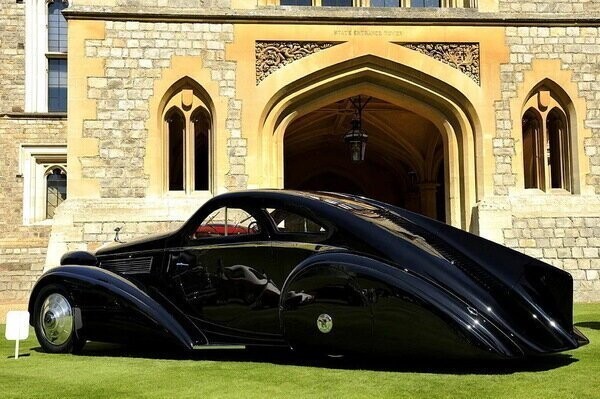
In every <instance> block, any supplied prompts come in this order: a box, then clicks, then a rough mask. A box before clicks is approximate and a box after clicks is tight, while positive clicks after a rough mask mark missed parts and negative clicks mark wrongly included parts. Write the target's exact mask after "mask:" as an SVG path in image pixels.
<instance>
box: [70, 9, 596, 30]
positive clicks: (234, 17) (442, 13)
mask: <svg viewBox="0 0 600 399" xmlns="http://www.w3.org/2000/svg"><path fill="white" fill-rule="evenodd" d="M63 13H64V15H65V17H66V18H67V19H85V20H123V21H132V20H133V21H171V22H196V23H198V22H204V23H238V24H244V23H245V24H254V23H262V24H264V23H269V24H338V25H340V24H354V25H387V24H393V25H397V24H405V25H431V24H436V25H466V24H473V25H492V26H506V25H537V26H540V25H553V26H555V25H569V26H571V25H578V26H600V16H590V14H589V13H581V14H558V13H532V14H523V13H519V14H514V15H511V14H507V13H488V12H479V11H478V10H477V9H471V8H435V9H410V8H388V9H385V13H383V12H382V10H381V9H380V8H342V7H340V8H338V7H329V8H321V7H294V8H293V9H290V6H285V7H265V8H260V9H254V10H210V9H205V8H184V9H181V8H172V7H160V8H157V7H144V8H139V7H124V6H116V7H105V6H77V5H74V6H71V7H69V8H68V9H67V10H65V11H64V12H63Z"/></svg>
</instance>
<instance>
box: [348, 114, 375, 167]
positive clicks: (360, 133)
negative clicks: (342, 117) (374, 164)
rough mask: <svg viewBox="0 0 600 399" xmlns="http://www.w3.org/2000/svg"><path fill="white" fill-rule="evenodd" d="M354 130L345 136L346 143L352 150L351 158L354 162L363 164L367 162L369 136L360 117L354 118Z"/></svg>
mask: <svg viewBox="0 0 600 399" xmlns="http://www.w3.org/2000/svg"><path fill="white" fill-rule="evenodd" d="M351 123H352V128H351V129H350V130H348V132H347V133H346V134H345V135H344V141H345V142H346V144H347V145H348V148H349V149H350V158H351V159H352V162H362V161H364V160H365V151H366V149H367V140H368V138H369V135H368V134H367V132H366V131H365V130H364V129H363V128H362V126H361V125H362V123H361V120H360V117H357V116H355V117H354V118H352V122H351Z"/></svg>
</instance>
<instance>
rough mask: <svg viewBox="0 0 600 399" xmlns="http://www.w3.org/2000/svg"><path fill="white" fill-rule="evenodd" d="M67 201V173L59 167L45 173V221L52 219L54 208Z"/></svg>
mask: <svg viewBox="0 0 600 399" xmlns="http://www.w3.org/2000/svg"><path fill="white" fill-rule="evenodd" d="M66 199H67V173H66V172H65V171H64V169H62V168H59V167H52V168H50V169H49V170H48V171H47V172H46V219H52V218H53V217H54V212H55V211H56V208H57V207H58V206H59V205H60V204H62V202H63V201H64V200H66Z"/></svg>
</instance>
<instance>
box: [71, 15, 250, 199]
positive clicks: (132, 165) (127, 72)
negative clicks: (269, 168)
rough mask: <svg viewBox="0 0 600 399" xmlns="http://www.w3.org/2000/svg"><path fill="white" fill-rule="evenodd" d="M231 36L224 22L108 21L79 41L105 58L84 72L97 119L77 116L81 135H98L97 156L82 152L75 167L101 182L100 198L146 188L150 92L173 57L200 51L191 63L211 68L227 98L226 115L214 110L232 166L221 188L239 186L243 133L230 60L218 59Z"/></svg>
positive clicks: (242, 185)
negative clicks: (94, 72) (99, 33)
mask: <svg viewBox="0 0 600 399" xmlns="http://www.w3.org/2000/svg"><path fill="white" fill-rule="evenodd" d="M232 40H233V27H232V25H229V24H200V23H199V24H193V23H162V22H157V23H152V22H133V21H131V22H120V21H115V22H113V21H108V22H106V37H105V39H104V40H88V41H86V48H85V52H86V56H87V57H90V58H101V59H104V60H105V71H104V75H103V76H97V77H90V78H89V79H88V97H89V98H90V99H92V100H95V101H96V104H97V118H96V119H91V120H86V121H85V122H84V132H83V136H84V137H92V138H97V139H98V140H99V156H98V157H86V158H82V159H81V162H82V167H83V168H82V174H83V177H84V178H90V179H98V180H99V181H100V186H101V188H100V190H101V192H100V195H101V196H102V197H103V198H118V197H128V198H135V197H137V198H141V197H144V196H145V195H146V189H147V187H148V176H147V175H146V174H145V170H144V156H145V154H146V140H147V138H148V131H147V128H146V121H147V120H148V119H149V118H150V114H151V111H150V110H149V99H150V98H151V97H152V96H153V95H155V93H154V91H153V88H154V83H155V81H156V80H157V79H159V78H160V77H161V75H162V72H163V71H164V70H166V69H168V68H170V67H171V61H172V57H174V56H197V57H201V59H202V65H198V68H201V67H204V68H208V69H209V70H211V74H212V80H213V81H216V82H218V85H219V91H220V93H219V94H220V96H221V97H225V98H227V101H228V111H227V114H226V115H219V116H218V117H224V118H226V123H225V126H226V131H219V132H217V134H220V135H224V136H225V137H227V140H228V145H227V147H228V153H227V154H220V155H222V156H223V157H228V158H230V164H231V165H232V166H231V170H230V172H229V173H228V183H227V188H228V189H240V188H245V186H246V181H247V176H246V172H245V167H244V158H245V157H244V156H245V155H246V154H245V151H246V148H245V146H246V140H245V139H243V138H241V130H240V126H241V122H240V118H241V112H240V111H241V102H240V101H239V100H237V99H236V97H235V82H236V64H235V62H231V61H227V60H225V45H226V44H227V43H230V42H231V41H232ZM198 83H199V84H200V85H202V84H203V82H198ZM156 95H159V96H160V95H161V94H160V93H158V94H156ZM213 101H216V99H213Z"/></svg>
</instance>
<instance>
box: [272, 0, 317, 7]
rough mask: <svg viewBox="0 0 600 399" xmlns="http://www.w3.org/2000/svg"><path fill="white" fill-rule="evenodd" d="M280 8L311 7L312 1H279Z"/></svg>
mask: <svg viewBox="0 0 600 399" xmlns="http://www.w3.org/2000/svg"><path fill="white" fill-rule="evenodd" d="M279 5H282V6H312V0H281V1H280V2H279Z"/></svg>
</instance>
